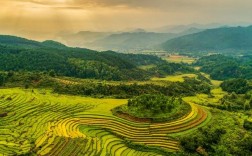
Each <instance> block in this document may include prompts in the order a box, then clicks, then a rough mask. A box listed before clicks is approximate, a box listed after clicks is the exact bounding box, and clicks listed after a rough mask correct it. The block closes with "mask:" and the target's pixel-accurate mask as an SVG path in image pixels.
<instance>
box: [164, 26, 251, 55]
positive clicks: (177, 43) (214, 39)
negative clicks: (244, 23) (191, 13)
mask: <svg viewBox="0 0 252 156" xmlns="http://www.w3.org/2000/svg"><path fill="white" fill-rule="evenodd" d="M162 47H163V48H164V49H165V50H167V51H178V52H189V51H195V52H207V51H217V52H221V51H247V50H250V51H252V26H249V27H226V28H216V29H208V30H206V31H203V32H199V33H195V34H191V35H186V36H182V37H178V38H175V39H171V40H168V41H167V42H165V43H163V44H162Z"/></svg>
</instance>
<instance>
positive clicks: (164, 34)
mask: <svg viewBox="0 0 252 156" xmlns="http://www.w3.org/2000/svg"><path fill="white" fill-rule="evenodd" d="M192 26H194V27H192ZM217 26H219V25H217V24H212V25H208V26H206V25H198V24H192V25H188V26H177V27H166V28H165V27H163V28H162V29H161V28H159V29H155V30H156V31H154V30H153V32H149V31H148V30H144V29H141V28H138V29H133V30H128V32H92V31H81V32H78V33H76V34H73V33H60V34H58V38H57V40H58V41H60V42H61V43H63V44H66V45H68V46H71V47H81V48H87V49H93V50H98V51H106V50H113V51H117V52H143V51H145V50H152V51H160V50H161V51H167V52H172V53H174V52H175V53H183V54H189V53H190V54H192V53H202V52H213V53H216V52H217V53H219V52H228V53H235V52H237V51H238V52H244V53H247V52H250V51H252V46H251V45H252V37H251V36H252V26H248V27H241V26H238V27H230V26H221V27H217ZM207 27H209V28H207ZM212 27H217V28H212ZM203 28H204V29H203ZM161 30H162V31H161ZM169 31H170V32H169ZM175 32H176V33H175ZM12 40H14V41H13V43H14V42H15V44H17V46H18V44H19V41H20V39H19V38H12ZM1 42H2V43H1V44H3V43H4V42H6V39H5V40H3V41H1ZM23 42H24V41H23V40H22V45H23ZM32 42H34V44H32V46H34V45H38V44H37V43H36V42H35V41H32ZM61 43H57V42H54V41H46V42H43V44H46V45H48V46H55V45H58V46H61V47H62V48H64V45H63V44H61ZM27 46H28V47H29V46H31V45H27ZM38 46H41V44H39V45H38Z"/></svg>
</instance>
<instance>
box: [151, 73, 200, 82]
mask: <svg viewBox="0 0 252 156" xmlns="http://www.w3.org/2000/svg"><path fill="white" fill-rule="evenodd" d="M196 76H197V75H195V74H181V75H171V76H167V77H165V78H156V77H155V78H152V79H151V80H152V81H171V82H184V80H185V79H184V78H185V77H189V78H194V77H196Z"/></svg>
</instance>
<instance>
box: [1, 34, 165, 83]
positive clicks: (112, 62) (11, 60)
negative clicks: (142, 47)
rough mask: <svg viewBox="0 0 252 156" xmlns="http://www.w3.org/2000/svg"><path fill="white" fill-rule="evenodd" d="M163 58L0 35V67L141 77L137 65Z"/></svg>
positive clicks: (143, 75)
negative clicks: (100, 50)
mask: <svg viewBox="0 0 252 156" xmlns="http://www.w3.org/2000/svg"><path fill="white" fill-rule="evenodd" d="M162 62H164V61H163V60H161V59H160V58H158V57H155V56H150V55H133V54H120V53H115V52H112V51H107V52H97V51H93V50H89V49H84V48H70V47H67V46H65V45H63V44H61V43H58V42H55V41H45V42H37V41H32V40H27V39H24V38H19V37H15V36H3V35H2V36H0V70H2V71H38V72H52V73H55V74H57V75H63V76H73V77H80V78H96V79H106V80H129V79H145V78H147V77H148V76H149V75H148V72H147V71H144V70H141V69H140V68H137V67H138V66H140V65H149V64H160V63H162Z"/></svg>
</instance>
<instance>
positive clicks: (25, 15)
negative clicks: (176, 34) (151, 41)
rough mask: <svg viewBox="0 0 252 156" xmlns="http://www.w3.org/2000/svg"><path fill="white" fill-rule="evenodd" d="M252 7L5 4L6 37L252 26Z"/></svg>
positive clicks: (115, 0) (155, 0)
mask: <svg viewBox="0 0 252 156" xmlns="http://www.w3.org/2000/svg"><path fill="white" fill-rule="evenodd" d="M251 6H252V1H251V0H242V1H237V0H221V1H220V0H0V23H1V24H0V33H2V32H7V33H16V34H20V32H22V33H23V34H29V35H30V36H36V37H40V35H38V34H39V32H41V34H42V35H44V34H49V35H50V34H54V33H57V32H59V31H73V32H77V31H80V30H97V31H106V30H109V31H113V30H114V31H117V30H122V29H124V28H128V27H130V28H134V27H143V28H149V27H161V26H164V25H176V24H189V23H203V24H204V23H215V22H216V23H224V24H227V23H239V22H250V21H252V16H251V14H252V9H251Z"/></svg>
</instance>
